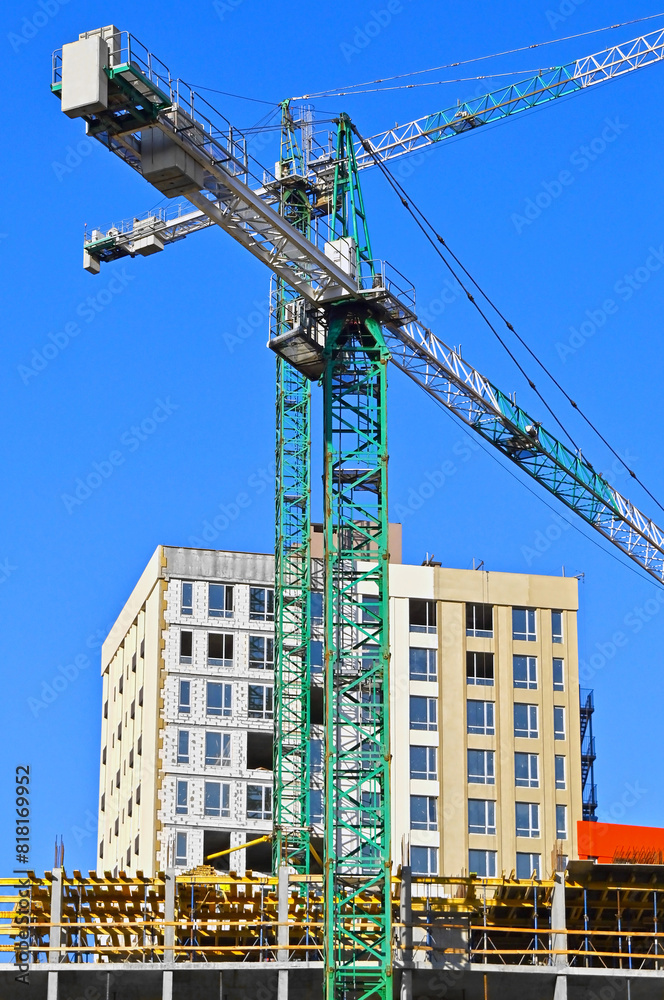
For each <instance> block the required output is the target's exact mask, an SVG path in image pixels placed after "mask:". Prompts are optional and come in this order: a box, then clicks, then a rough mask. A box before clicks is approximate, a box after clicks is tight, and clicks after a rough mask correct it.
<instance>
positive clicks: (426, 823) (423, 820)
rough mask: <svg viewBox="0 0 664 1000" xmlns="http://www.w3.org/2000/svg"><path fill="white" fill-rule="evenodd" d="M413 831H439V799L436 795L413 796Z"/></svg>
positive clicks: (411, 800)
mask: <svg viewBox="0 0 664 1000" xmlns="http://www.w3.org/2000/svg"><path fill="white" fill-rule="evenodd" d="M410 828H411V830H437V829H438V799H437V798H436V797H435V795H411V797H410Z"/></svg>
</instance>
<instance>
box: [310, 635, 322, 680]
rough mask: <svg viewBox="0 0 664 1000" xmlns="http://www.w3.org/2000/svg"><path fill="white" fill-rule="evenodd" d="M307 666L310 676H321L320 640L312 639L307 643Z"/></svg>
mask: <svg viewBox="0 0 664 1000" xmlns="http://www.w3.org/2000/svg"><path fill="white" fill-rule="evenodd" d="M309 666H310V667H311V672H312V674H322V672H323V643H322V642H321V640H320V639H313V640H312V641H311V642H310V643H309Z"/></svg>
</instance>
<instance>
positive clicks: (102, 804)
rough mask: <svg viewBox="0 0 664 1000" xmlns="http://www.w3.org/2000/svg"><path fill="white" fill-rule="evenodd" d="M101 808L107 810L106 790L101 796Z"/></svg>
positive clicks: (103, 810)
mask: <svg viewBox="0 0 664 1000" xmlns="http://www.w3.org/2000/svg"><path fill="white" fill-rule="evenodd" d="M100 808H101V811H102V812H106V792H104V794H103V795H102V797H101V806H100Z"/></svg>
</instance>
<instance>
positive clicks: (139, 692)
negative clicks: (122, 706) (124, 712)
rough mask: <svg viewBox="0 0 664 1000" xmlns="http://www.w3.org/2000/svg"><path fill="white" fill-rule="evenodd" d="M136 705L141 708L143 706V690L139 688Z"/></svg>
mask: <svg viewBox="0 0 664 1000" xmlns="http://www.w3.org/2000/svg"><path fill="white" fill-rule="evenodd" d="M138 704H139V705H141V706H142V705H143V688H142V687H140V688H139V689H138Z"/></svg>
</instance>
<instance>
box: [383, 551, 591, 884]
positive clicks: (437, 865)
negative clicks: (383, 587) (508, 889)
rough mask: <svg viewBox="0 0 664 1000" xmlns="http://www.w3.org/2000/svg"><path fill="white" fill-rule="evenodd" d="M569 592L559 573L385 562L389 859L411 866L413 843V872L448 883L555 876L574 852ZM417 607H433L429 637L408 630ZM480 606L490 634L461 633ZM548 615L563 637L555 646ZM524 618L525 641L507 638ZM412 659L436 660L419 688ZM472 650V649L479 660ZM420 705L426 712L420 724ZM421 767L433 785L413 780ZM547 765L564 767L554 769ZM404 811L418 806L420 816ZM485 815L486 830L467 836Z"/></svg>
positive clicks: (575, 742) (573, 596) (572, 593)
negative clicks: (427, 656)
mask: <svg viewBox="0 0 664 1000" xmlns="http://www.w3.org/2000/svg"><path fill="white" fill-rule="evenodd" d="M577 587H578V584H577V581H576V580H575V579H565V578H559V577H542V576H539V577H538V576H527V575H521V574H512V573H489V572H486V571H484V570H479V571H473V570H454V569H444V568H441V567H437V566H432V567H426V566H405V565H402V566H392V567H391V570H390V592H391V602H390V606H391V616H392V620H391V648H392V677H393V682H392V699H391V701H392V705H393V712H392V791H393V832H394V836H393V844H394V847H393V851H394V854H395V856H396V860H397V861H399V860H403V861H407V860H408V856H407V852H406V845H407V844H408V843H410V847H411V860H413V861H414V859H415V858H416V859H417V862H416V863H415V865H414V866H415V867H418V868H420V869H423V868H426V866H427V865H428V867H429V870H431V872H432V873H433V872H437V873H440V874H450V875H451V874H452V873H454V874H460V873H465V872H468V871H469V870H472V871H476V872H477V873H478V874H484V875H490V874H498V875H500V874H501V872H505V873H506V874H509V873H510V872H512V871H516V870H517V868H518V869H519V872H520V874H523V873H524V872H525V871H526V870H527V869H528V874H530V871H532V870H533V869H537V870H538V871H539V872H540V873H541V874H542V875H544V874H545V873H548V872H550V871H552V870H553V868H554V867H555V856H556V854H561V855H565V856H567V857H569V858H576V857H577V846H576V822H577V820H580V819H581V818H582V809H583V807H582V793H581V745H580V722H579V687H578V659H577V632H576V612H577V607H578V604H577ZM414 600H416V601H420V602H421V601H426V602H432V604H431V605H428V607H433V608H434V615H435V621H434V622H433V623H432V624H431V625H429V626H428V628H429V629H430V631H422V626H418V625H417V624H416V623H413V621H412V619H413V609H414V608H415V611H417V609H418V608H419V609H421V605H414V604H413V601H414ZM479 608H481V609H483V610H484V614H485V615H489V616H490V628H480V629H477V628H475V629H473V628H467V615H471V614H472V611H471V610H470V609H479ZM553 613H555V614H556V618H555V623H556V625H555V631H556V632H557V633H558V634H557V635H556V639H558V638H559V639H560V640H561V641H556V642H554V641H553V640H554V631H553V630H552V620H553V619H552V614H553ZM558 615H559V617H558ZM416 617H417V615H416ZM522 620H523V621H524V623H525V624H526V626H527V627H528V626H529V628H528V632H527V634H528V638H518V639H515V638H514V626H515V625H516V626H517V627H520V625H521V621H522ZM559 622H560V626H561V628H560V627H559V625H558V623H559ZM480 624H481V625H482V624H485V625H488V624H489V621H480ZM473 632H475V633H477V632H484V633H491V634H490V636H488V635H477V634H472V633H473ZM469 633H471V634H469ZM521 634H523V633H521ZM420 650H430V651H431V653H432V654H433V656H432V659H431V661H430V662H435V673H434V672H432V675H431V676H432V678H433V679H431V680H425V679H414V677H416V676H417V675H418V672H420V673H421V668H420V670H419V671H418V667H417V665H416V664H417V661H418V659H419V660H420V661H423V659H424V657H422V655H421V653H418V652H415V654H414V655H413V651H420ZM475 653H479V654H481V658H480V659H479V661H478V659H477V658H474V657H473V654H475ZM554 658H555V660H556V661H558V662H557V664H556V681H555V684H554ZM524 661H525V663H524ZM561 661H562V662H561ZM414 667H415V672H414ZM478 667H479V670H478ZM482 667H484V669H482ZM524 667H525V673H524ZM482 673H485V674H489V673H491V674H492V676H491V677H489V676H481V674H482ZM478 674H479V675H480V676H478ZM515 685H519V686H515ZM414 699H415V700H418V699H419V701H414ZM423 699H426V705H427V710H428V712H430V713H431V714H430V716H427V717H426V720H425V722H423V721H422V711H421V709H422V700H423ZM515 706H517V708H516V713H515ZM522 706H525V709H524V707H522ZM556 709H558V710H560V709H562V713H561V712H560V711H558V712H556ZM524 717H525V718H524ZM554 719H555V722H557V723H558V729H559V732H558V733H557V737H556V733H555V732H554ZM516 726H519V729H518V730H516V729H515V727H516ZM483 729H484V732H483V731H482V730H483ZM469 730H470V731H469ZM516 731H518V732H519V733H521V734H522V735H518V736H517V735H515V732H516ZM412 748H418V749H417V750H415V751H413V749H412ZM422 748H430V751H429V753H428V754H425V753H424V752H423V750H422ZM431 751H433V761H432V760H431ZM517 755H521V756H517ZM423 758H428V759H425V761H424V763H425V773H426V771H427V770H428V772H429V774H431V777H423V776H422V775H423V769H422V760H423ZM556 758H562V762H561V761H560V759H559V760H558V763H557V764H556ZM517 767H518V775H517ZM556 767H557V768H558V779H557V778H556ZM557 785H558V787H557ZM413 796H418V797H419V798H420V799H426V800H427V802H426V813H425V815H424V818H422V803H421V802H419V803H413V798H412V797H413ZM429 799H434V800H435V803H434V804H431V803H429V801H428V800H429ZM407 803H410V804H411V807H412V806H413V805H414V806H416V807H419V812H418V811H417V808H416V809H415V813H416V815H417V818H415V816H414V814H413V810H412V809H411V810H409V809H408V808H407ZM480 803H482V804H483V805H480ZM517 804H519V805H518V806H517ZM530 807H535V809H532V808H530ZM434 809H435V818H434V816H433V810H434ZM563 810H564V811H563ZM517 812H518V816H517ZM471 813H472V814H471ZM517 819H518V821H519V830H520V835H518V836H517ZM482 820H483V821H484V828H485V830H486V831H487V832H484V833H480V832H470V831H471V830H473V829H474V830H478V829H479V828H480V827H481V826H482ZM471 824H472V825H471ZM416 827H419V828H416ZM423 827H429V829H426V828H423ZM488 831H491V832H488ZM526 831H527V833H528V834H529V835H528V836H526V835H525V833H526ZM563 834H564V835H563ZM422 848H429V849H431V848H433V851H434V852H435V853H434V854H431V851H423V850H421V849H422ZM418 849H420V850H418ZM400 850H401V857H400V856H399V851H400ZM471 852H476V853H471ZM482 855H483V856H482Z"/></svg>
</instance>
